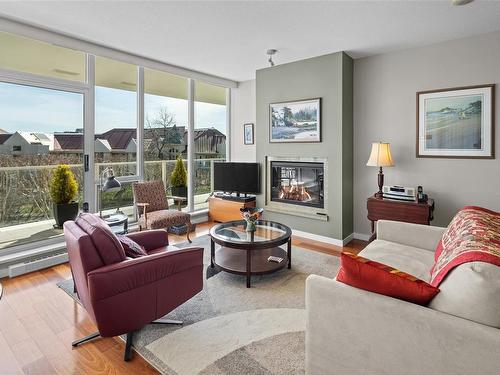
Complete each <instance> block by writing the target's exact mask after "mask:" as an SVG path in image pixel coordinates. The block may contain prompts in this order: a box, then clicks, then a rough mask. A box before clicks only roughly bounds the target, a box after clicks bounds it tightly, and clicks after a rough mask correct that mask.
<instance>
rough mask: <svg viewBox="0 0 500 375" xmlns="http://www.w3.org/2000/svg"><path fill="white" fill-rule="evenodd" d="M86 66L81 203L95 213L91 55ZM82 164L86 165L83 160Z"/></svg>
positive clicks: (92, 62)
mask: <svg viewBox="0 0 500 375" xmlns="http://www.w3.org/2000/svg"><path fill="white" fill-rule="evenodd" d="M86 66H87V71H86V74H87V85H88V87H87V90H86V92H85V94H84V124H83V139H84V141H83V154H84V155H87V158H88V160H87V163H88V170H87V171H85V172H84V176H83V201H84V202H88V204H89V211H90V212H97V195H96V193H97V191H96V184H95V178H96V176H95V168H94V165H95V164H94V161H95V160H94V144H95V142H94V134H95V58H94V56H93V55H89V54H87V64H86ZM84 158H85V156H84ZM83 162H84V164H86V163H85V160H84V161H83ZM84 167H85V165H84Z"/></svg>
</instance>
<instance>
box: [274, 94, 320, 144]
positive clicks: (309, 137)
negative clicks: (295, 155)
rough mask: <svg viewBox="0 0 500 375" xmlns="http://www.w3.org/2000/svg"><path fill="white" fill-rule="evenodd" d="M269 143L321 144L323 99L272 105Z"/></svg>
mask: <svg viewBox="0 0 500 375" xmlns="http://www.w3.org/2000/svg"><path fill="white" fill-rule="evenodd" d="M269 142H271V143H285V142H321V99H320V98H316V99H308V100H300V101H293V102H282V103H272V104H270V105H269Z"/></svg>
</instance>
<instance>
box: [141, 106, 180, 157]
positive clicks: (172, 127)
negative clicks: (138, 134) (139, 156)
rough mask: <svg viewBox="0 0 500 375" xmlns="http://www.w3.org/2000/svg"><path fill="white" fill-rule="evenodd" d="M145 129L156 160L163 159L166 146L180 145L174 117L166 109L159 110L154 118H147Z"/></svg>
mask: <svg viewBox="0 0 500 375" xmlns="http://www.w3.org/2000/svg"><path fill="white" fill-rule="evenodd" d="M146 128H147V129H148V132H149V137H151V147H152V148H154V150H155V151H156V152H157V156H158V159H164V157H165V148H166V147H167V146H168V145H171V144H181V143H182V135H181V134H180V132H179V129H178V128H177V122H176V121H175V116H174V115H173V114H171V113H170V112H168V110H167V107H163V108H161V109H160V110H159V111H158V114H157V115H156V117H155V118H153V119H150V118H149V117H147V118H146Z"/></svg>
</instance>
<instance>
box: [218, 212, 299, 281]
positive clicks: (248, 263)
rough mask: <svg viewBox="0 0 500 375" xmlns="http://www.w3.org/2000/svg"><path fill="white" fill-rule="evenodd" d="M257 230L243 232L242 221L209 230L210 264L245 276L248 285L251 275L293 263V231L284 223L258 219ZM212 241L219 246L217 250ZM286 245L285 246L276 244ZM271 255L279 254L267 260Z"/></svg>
mask: <svg viewBox="0 0 500 375" xmlns="http://www.w3.org/2000/svg"><path fill="white" fill-rule="evenodd" d="M256 227H257V230H256V231H255V232H252V233H248V232H245V222H244V221H243V220H238V221H230V222H226V223H222V224H217V225H215V226H213V227H212V228H211V229H210V238H211V254H210V260H211V262H210V266H211V267H212V268H214V267H215V266H218V267H219V268H220V269H221V270H222V271H225V272H229V273H233V274H237V275H246V279H247V288H250V282H251V276H252V275H264V274H268V273H272V272H276V271H278V270H280V269H282V268H285V267H287V266H288V268H291V266H292V242H291V235H292V231H291V229H290V228H288V227H287V226H286V225H283V224H280V223H276V222H273V221H266V220H259V221H257V222H256ZM215 244H219V245H221V247H220V248H219V249H217V250H216V248H215ZM284 244H287V249H286V250H285V249H283V248H281V247H279V246H281V245H284ZM270 256H275V257H280V258H283V260H282V261H281V262H279V263H275V262H270V261H268V258H269V257H270Z"/></svg>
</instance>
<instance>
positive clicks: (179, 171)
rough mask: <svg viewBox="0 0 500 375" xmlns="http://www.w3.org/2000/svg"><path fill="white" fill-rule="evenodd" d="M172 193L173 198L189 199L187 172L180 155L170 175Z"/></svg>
mask: <svg viewBox="0 0 500 375" xmlns="http://www.w3.org/2000/svg"><path fill="white" fill-rule="evenodd" d="M170 191H171V192H172V195H173V196H176V197H184V198H187V171H186V167H185V166H184V162H183V160H182V158H181V156H180V155H179V157H178V158H177V161H176V162H175V167H174V170H173V171H172V174H171V175H170Z"/></svg>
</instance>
